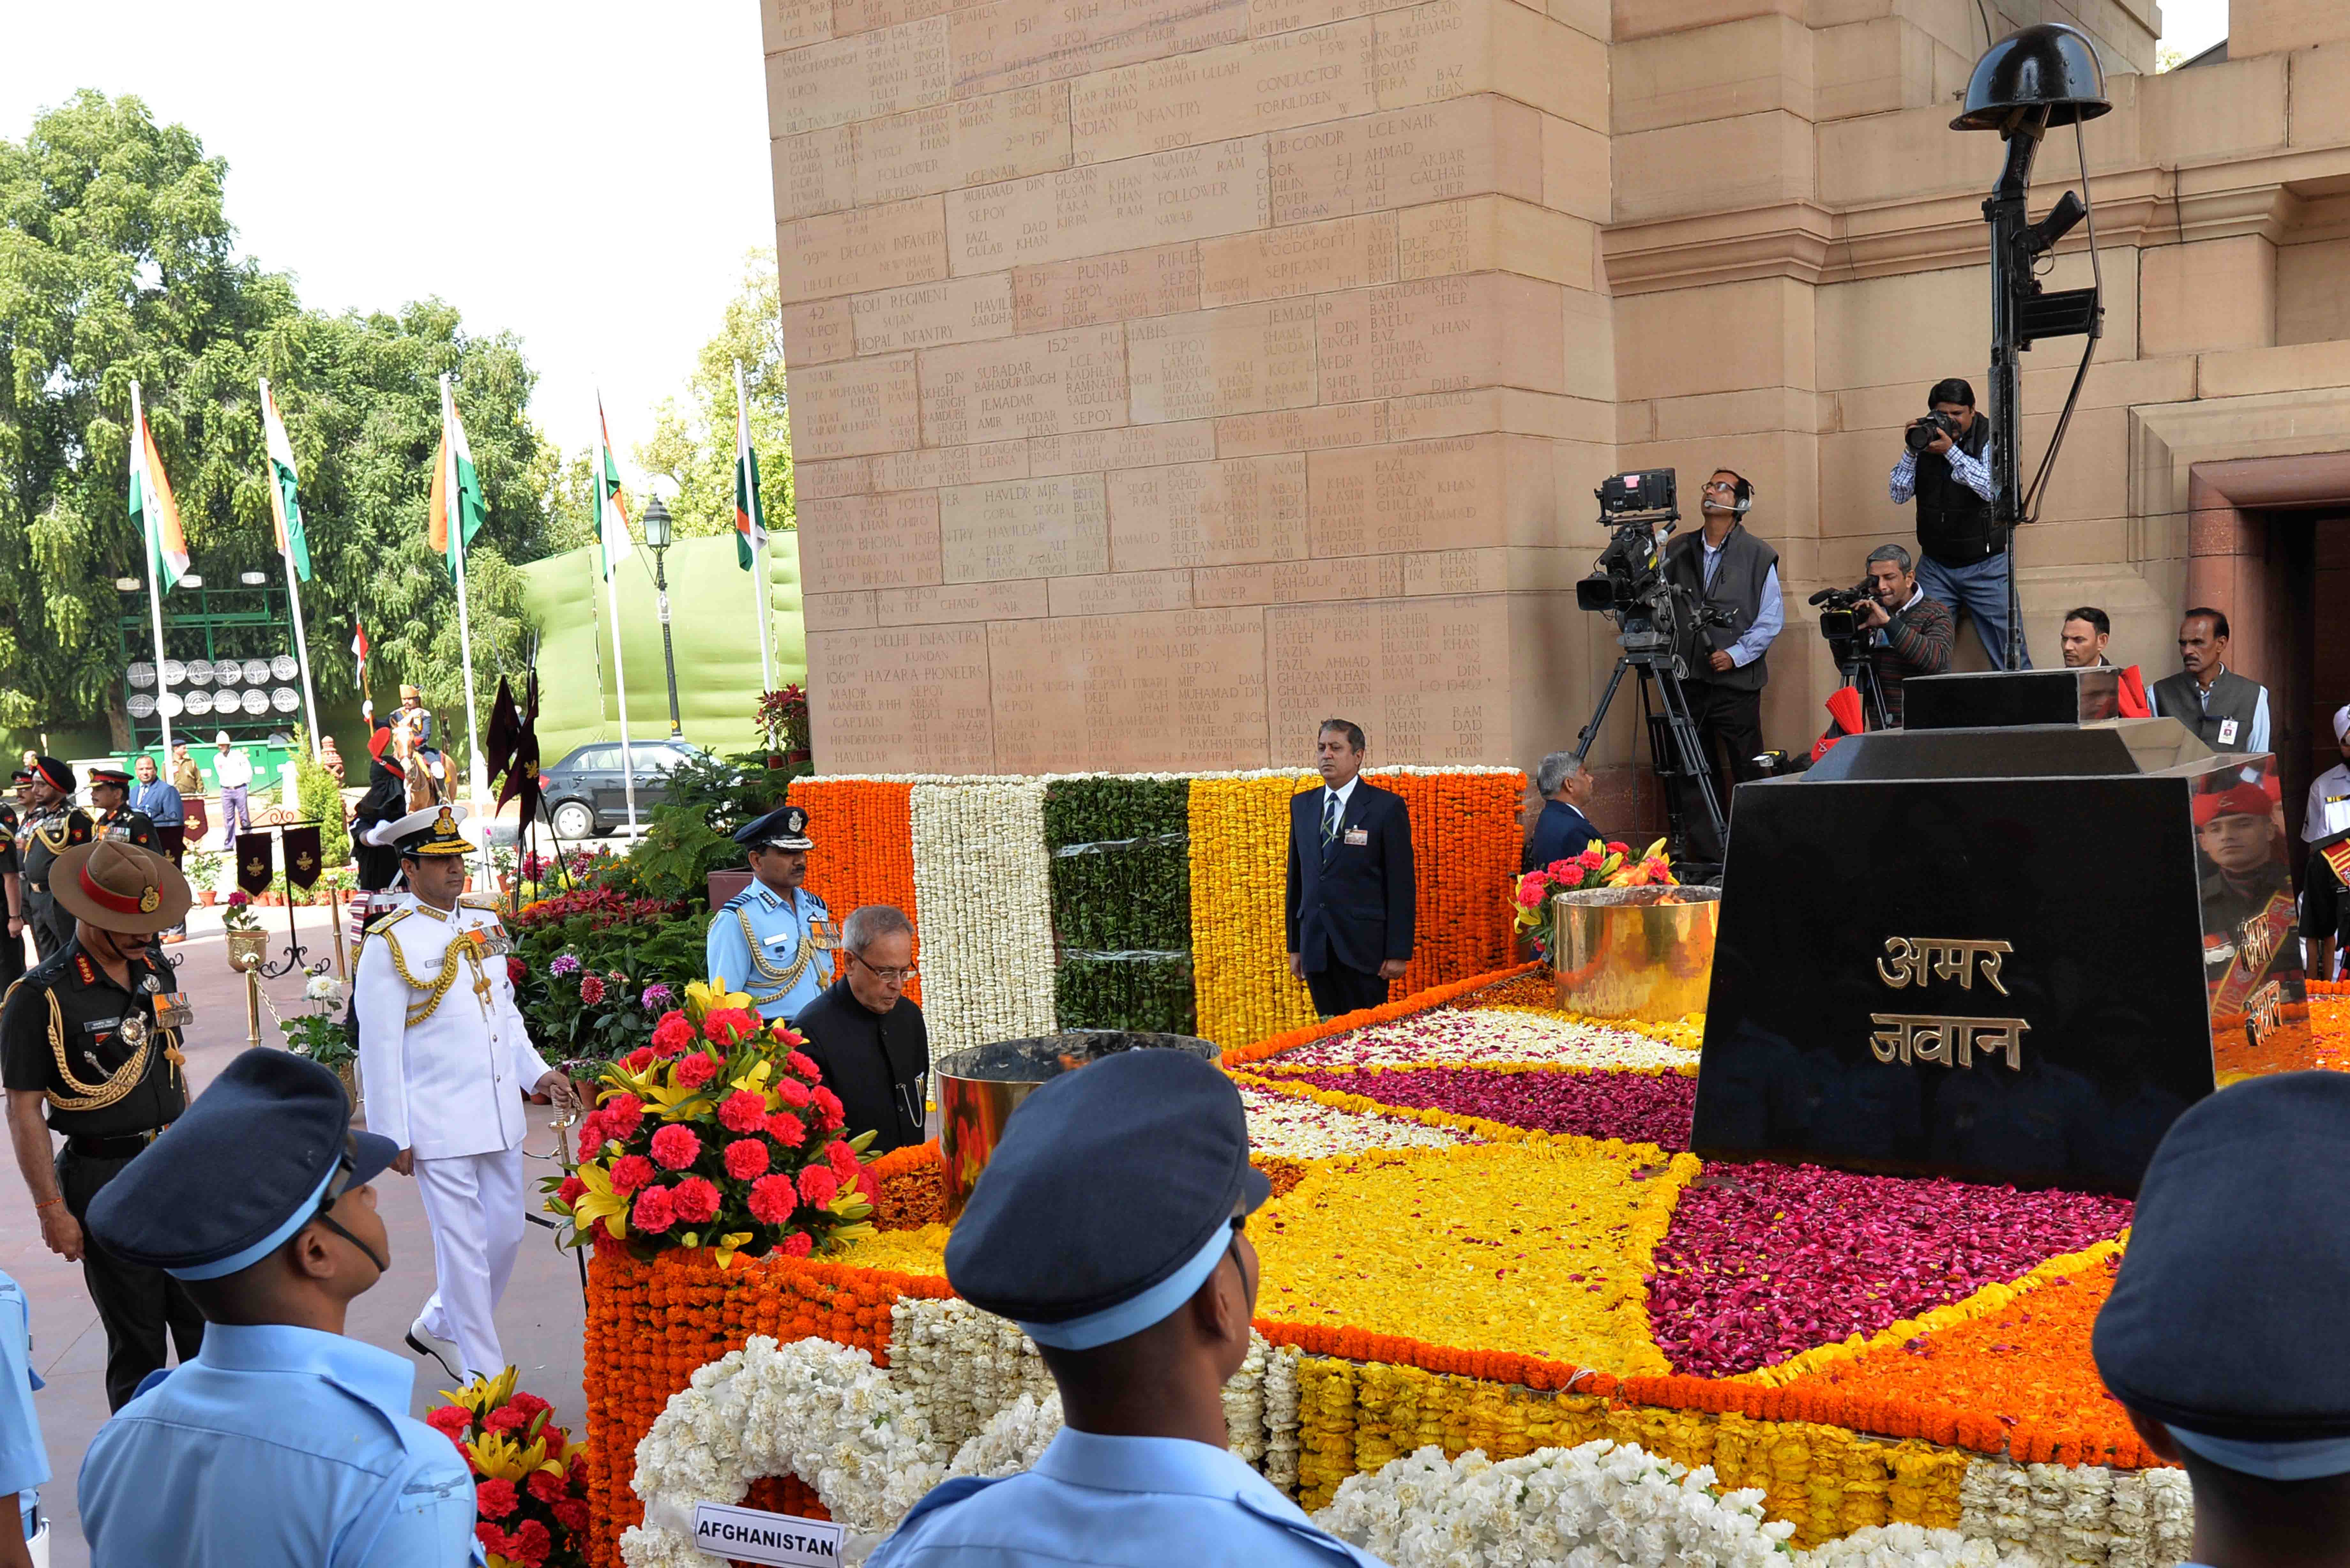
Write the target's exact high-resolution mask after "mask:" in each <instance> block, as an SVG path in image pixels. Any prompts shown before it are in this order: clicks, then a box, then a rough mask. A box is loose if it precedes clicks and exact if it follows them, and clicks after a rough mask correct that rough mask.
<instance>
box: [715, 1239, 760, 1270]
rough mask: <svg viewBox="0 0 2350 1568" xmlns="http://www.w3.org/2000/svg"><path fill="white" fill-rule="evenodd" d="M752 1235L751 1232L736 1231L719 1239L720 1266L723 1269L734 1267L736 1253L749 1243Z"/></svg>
mask: <svg viewBox="0 0 2350 1568" xmlns="http://www.w3.org/2000/svg"><path fill="white" fill-rule="evenodd" d="M752 1235H753V1232H751V1231H732V1232H730V1233H728V1234H726V1235H723V1236H721V1237H719V1238H718V1266H719V1267H720V1268H722V1269H724V1268H731V1267H733V1262H734V1253H735V1251H736V1250H737V1249H738V1248H740V1247H742V1246H743V1243H745V1242H747V1241H750V1240H751V1238H752Z"/></svg>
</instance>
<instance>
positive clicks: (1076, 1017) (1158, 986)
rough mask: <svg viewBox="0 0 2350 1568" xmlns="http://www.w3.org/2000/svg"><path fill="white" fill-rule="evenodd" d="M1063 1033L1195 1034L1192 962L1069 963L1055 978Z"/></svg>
mask: <svg viewBox="0 0 2350 1568" xmlns="http://www.w3.org/2000/svg"><path fill="white" fill-rule="evenodd" d="M1053 996H1054V1002H1055V1006H1056V1008H1057V1010H1058V1012H1059V1013H1060V1019H1061V1027H1062V1028H1064V1029H1149V1030H1159V1031H1162V1032H1164V1033H1170V1034H1191V1033H1196V1031H1195V1029H1194V1027H1193V1017H1194V1014H1193V1012H1192V1006H1191V960H1190V959H1189V958H1171V959H1118V960H1115V961H1108V960H1103V959H1090V958H1076V957H1065V958H1063V959H1062V961H1061V968H1060V971H1059V972H1057V973H1056V974H1055V975H1054V977H1053Z"/></svg>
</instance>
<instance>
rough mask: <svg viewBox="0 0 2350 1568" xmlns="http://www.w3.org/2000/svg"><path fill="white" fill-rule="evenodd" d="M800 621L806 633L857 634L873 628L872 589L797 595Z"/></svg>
mask: <svg viewBox="0 0 2350 1568" xmlns="http://www.w3.org/2000/svg"><path fill="white" fill-rule="evenodd" d="M800 622H801V625H802V626H803V627H805V628H806V629H807V630H809V631H856V630H858V629H859V628H864V627H868V626H872V625H874V624H876V623H875V621H874V618H873V590H872V589H871V588H851V589H850V590H848V591H847V593H839V594H803V595H801V596H800Z"/></svg>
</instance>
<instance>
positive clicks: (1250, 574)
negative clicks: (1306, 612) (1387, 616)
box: [1191, 556, 1403, 607]
mask: <svg viewBox="0 0 2350 1568" xmlns="http://www.w3.org/2000/svg"><path fill="white" fill-rule="evenodd" d="M1402 561H1403V557H1402V556H1354V557H1352V558H1350V559H1343V560H1332V561H1274V562H1269V563H1267V564H1264V565H1262V566H1202V567H1201V568H1200V569H1199V570H1198V571H1195V572H1193V573H1192V574H1191V597H1192V599H1193V601H1194V602H1195V603H1197V604H1199V605H1201V606H1202V607H1206V606H1209V605H1288V604H1305V603H1309V602H1311V601H1313V600H1315V599H1372V598H1394V597H1398V596H1399V595H1401V594H1402V592H1403V566H1402Z"/></svg>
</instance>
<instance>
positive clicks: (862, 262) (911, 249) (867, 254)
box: [775, 196, 947, 305]
mask: <svg viewBox="0 0 2350 1568" xmlns="http://www.w3.org/2000/svg"><path fill="white" fill-rule="evenodd" d="M775 254H776V255H777V257H778V258H779V259H778V263H777V265H776V283H777V285H778V287H779V289H780V291H781V295H782V300H783V303H784V304H785V305H795V304H797V303H798V302H799V301H801V300H804V299H824V298H827V297H828V296H832V295H836V294H855V293H857V292H858V291H859V290H862V289H871V288H895V287H897V286H899V285H901V284H909V283H928V282H930V281H931V279H932V278H941V277H944V276H946V275H947V240H946V226H945V223H944V219H943V216H942V210H941V201H940V198H938V197H936V196H925V197H922V198H921V199H920V200H919V201H913V202H892V203H891V204H890V205H889V206H886V207H867V208H862V209H860V210H858V211H857V212H853V213H825V214H823V215H822V216H820V217H815V218H800V219H797V220H795V221H794V222H791V223H781V224H778V225H777V226H776V229H775Z"/></svg>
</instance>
